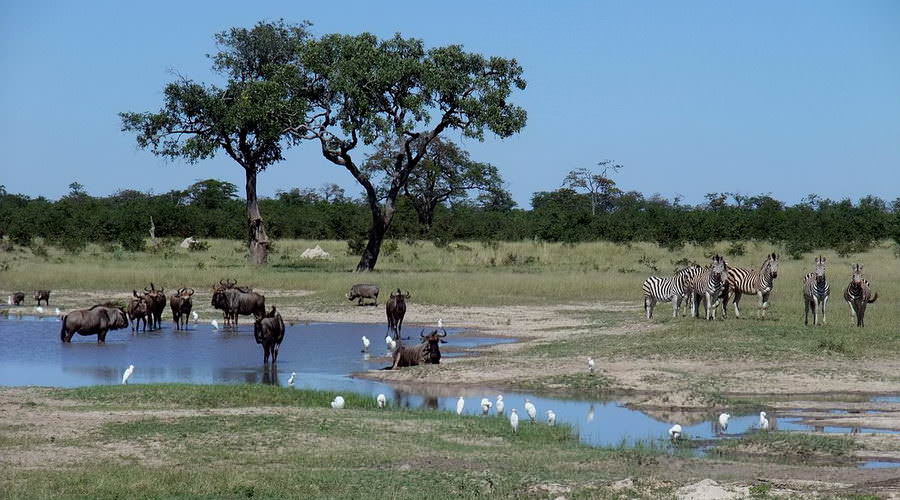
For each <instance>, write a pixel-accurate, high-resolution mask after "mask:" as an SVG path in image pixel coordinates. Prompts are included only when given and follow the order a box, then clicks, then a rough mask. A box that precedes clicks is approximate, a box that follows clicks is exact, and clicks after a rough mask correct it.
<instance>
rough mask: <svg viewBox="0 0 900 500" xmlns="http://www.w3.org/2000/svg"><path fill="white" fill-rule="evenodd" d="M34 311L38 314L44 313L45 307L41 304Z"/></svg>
mask: <svg viewBox="0 0 900 500" xmlns="http://www.w3.org/2000/svg"><path fill="white" fill-rule="evenodd" d="M34 312H36V313H38V314H44V308H43V307H41V306H37V307H35V308H34Z"/></svg>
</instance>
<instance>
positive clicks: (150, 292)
mask: <svg viewBox="0 0 900 500" xmlns="http://www.w3.org/2000/svg"><path fill="white" fill-rule="evenodd" d="M165 292H166V290H165V289H164V288H160V289H159V290H157V289H156V286H154V285H153V283H150V287H149V288H147V287H144V296H145V297H147V307H148V315H147V317H148V318H150V329H151V330H158V329H159V328H161V327H162V313H163V311H165V310H166V293H165Z"/></svg>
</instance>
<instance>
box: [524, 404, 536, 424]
mask: <svg viewBox="0 0 900 500" xmlns="http://www.w3.org/2000/svg"><path fill="white" fill-rule="evenodd" d="M525 412H526V413H528V418H530V419H531V423H534V421H535V417H537V408H535V407H534V403H532V402H531V401H529V400H527V399H526V400H525Z"/></svg>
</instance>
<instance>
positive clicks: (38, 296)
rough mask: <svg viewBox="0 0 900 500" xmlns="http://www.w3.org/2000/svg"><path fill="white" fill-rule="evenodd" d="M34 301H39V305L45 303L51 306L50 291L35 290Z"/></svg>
mask: <svg viewBox="0 0 900 500" xmlns="http://www.w3.org/2000/svg"><path fill="white" fill-rule="evenodd" d="M34 300H36V301H37V305H41V301H42V300H43V301H44V304H45V305H48V306H49V305H50V290H35V291H34Z"/></svg>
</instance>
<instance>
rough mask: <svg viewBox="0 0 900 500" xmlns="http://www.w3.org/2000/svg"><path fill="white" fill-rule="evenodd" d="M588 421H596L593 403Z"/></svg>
mask: <svg viewBox="0 0 900 500" xmlns="http://www.w3.org/2000/svg"><path fill="white" fill-rule="evenodd" d="M587 421H588V422H593V421H594V405H591V407H590V408H588V414H587Z"/></svg>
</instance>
